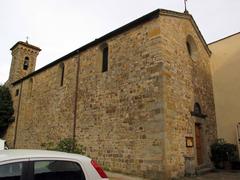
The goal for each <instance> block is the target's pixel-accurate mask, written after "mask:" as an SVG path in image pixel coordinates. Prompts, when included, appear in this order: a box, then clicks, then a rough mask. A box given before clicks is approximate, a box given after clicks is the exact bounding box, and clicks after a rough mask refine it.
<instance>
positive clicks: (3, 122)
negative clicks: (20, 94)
mask: <svg viewBox="0 0 240 180" xmlns="http://www.w3.org/2000/svg"><path fill="white" fill-rule="evenodd" d="M13 113H14V110H13V102H12V97H11V94H10V91H9V89H8V88H7V87H6V86H3V85H0V137H3V136H4V134H5V133H6V130H7V128H8V126H9V124H10V123H11V122H13V121H14V117H13Z"/></svg>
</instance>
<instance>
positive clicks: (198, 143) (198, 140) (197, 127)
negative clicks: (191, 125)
mask: <svg viewBox="0 0 240 180" xmlns="http://www.w3.org/2000/svg"><path fill="white" fill-rule="evenodd" d="M195 136H196V150H197V163H198V165H201V164H202V163H203V159H202V142H201V125H200V124H195Z"/></svg>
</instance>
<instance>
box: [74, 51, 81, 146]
mask: <svg viewBox="0 0 240 180" xmlns="http://www.w3.org/2000/svg"><path fill="white" fill-rule="evenodd" d="M79 72H80V52H79V51H78V57H77V74H76V86H75V97H74V110H73V150H74V149H75V146H76V123H77V108H78V105H77V102H78V83H79Z"/></svg>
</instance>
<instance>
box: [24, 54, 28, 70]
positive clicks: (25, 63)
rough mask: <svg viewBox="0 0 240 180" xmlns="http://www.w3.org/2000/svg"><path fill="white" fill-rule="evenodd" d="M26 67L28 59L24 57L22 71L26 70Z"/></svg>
mask: <svg viewBox="0 0 240 180" xmlns="http://www.w3.org/2000/svg"><path fill="white" fill-rule="evenodd" d="M28 67H29V57H25V58H24V62H23V69H24V70H27V69H28Z"/></svg>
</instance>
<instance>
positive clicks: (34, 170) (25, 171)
mask: <svg viewBox="0 0 240 180" xmlns="http://www.w3.org/2000/svg"><path fill="white" fill-rule="evenodd" d="M0 180H108V177H107V175H106V174H105V172H104V171H103V169H102V168H101V167H100V166H99V165H98V164H97V163H96V162H95V161H94V160H91V159H90V158H88V157H86V156H82V155H78V154H70V153H64V152H56V151H45V150H20V149H19V150H0Z"/></svg>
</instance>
